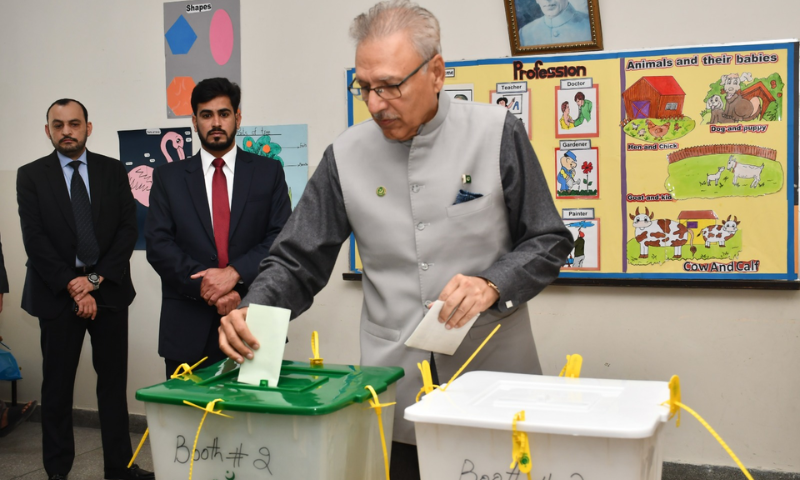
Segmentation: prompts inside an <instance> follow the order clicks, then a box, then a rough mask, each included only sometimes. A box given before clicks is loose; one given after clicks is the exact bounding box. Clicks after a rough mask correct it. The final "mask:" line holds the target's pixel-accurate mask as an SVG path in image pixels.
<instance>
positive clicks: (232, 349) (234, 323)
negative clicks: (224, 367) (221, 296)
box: [219, 307, 259, 363]
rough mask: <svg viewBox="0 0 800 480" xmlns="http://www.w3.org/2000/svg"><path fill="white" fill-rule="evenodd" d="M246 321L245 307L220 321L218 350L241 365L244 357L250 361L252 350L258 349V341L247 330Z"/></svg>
mask: <svg viewBox="0 0 800 480" xmlns="http://www.w3.org/2000/svg"><path fill="white" fill-rule="evenodd" d="M246 320H247V307H245V308H241V309H238V310H234V311H232V312H231V313H229V314H228V315H225V316H224V317H222V319H221V320H220V326H219V348H220V349H221V350H222V353H224V354H225V355H227V356H228V358H230V359H232V360H234V361H235V362H237V363H243V362H244V357H247V358H249V359H252V358H253V350H258V347H259V345H258V340H256V337H254V336H253V334H252V333H250V329H249V328H247V321H246ZM248 345H250V347H248ZM251 348H252V350H251Z"/></svg>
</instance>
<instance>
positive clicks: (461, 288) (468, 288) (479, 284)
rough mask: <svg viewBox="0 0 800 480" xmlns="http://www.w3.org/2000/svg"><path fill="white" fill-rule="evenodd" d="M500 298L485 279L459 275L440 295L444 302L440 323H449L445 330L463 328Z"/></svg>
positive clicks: (448, 283)
mask: <svg viewBox="0 0 800 480" xmlns="http://www.w3.org/2000/svg"><path fill="white" fill-rule="evenodd" d="M498 298H500V295H499V294H498V293H497V291H495V289H493V288H492V287H490V286H489V284H488V283H487V282H486V280H484V279H483V278H480V277H468V276H466V275H461V274H460V273H459V274H458V275H456V276H455V277H453V278H452V279H450V281H449V282H447V285H445V286H444V290H442V293H441V294H440V295H439V300H442V301H444V306H443V307H442V311H441V313H440V314H439V322H440V323H445V322H447V323H446V324H445V328H447V329H448V330H450V329H451V328H461V327H462V326H464V325H465V324H466V323H467V322H468V321H469V320H470V319H472V317H474V316H475V315H477V314H479V313H482V312H485V311H486V310H487V309H488V308H489V307H491V306H492V305H494V304H495V302H497V299H498ZM451 313H452V314H453V315H452V317H451V316H450V314H451ZM448 317H449V318H450V319H449V320H448Z"/></svg>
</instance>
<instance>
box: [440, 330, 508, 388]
mask: <svg viewBox="0 0 800 480" xmlns="http://www.w3.org/2000/svg"><path fill="white" fill-rule="evenodd" d="M498 329H500V324H499V323H498V324H497V326H496V327H494V330H492V333H490V334H489V336H488V337H486V340H484V341H483V343H481V344H480V346H479V347H478V348H477V349H476V350H475V352H473V353H472V356H471V357H469V358H468V359H467V361H466V362H464V365H461V368H459V369H458V371H457V372H456V374H455V375H453V378H451V379H450V381H449V382H447V385H445V386H444V387H440V388H439V389H440V390H442V391H445V390H447V387H449V386H450V384H452V383H453V381H454V380H455V379H456V377H458V376H459V375H461V372H462V371H464V369H465V368H467V365H469V362H471V361H472V359H473V358H475V355H477V354H478V352H480V351H481V349H482V348H483V346H484V345H486V342H488V341H489V339H491V338H492V336H493V335H494V334H495V332H497V330H498Z"/></svg>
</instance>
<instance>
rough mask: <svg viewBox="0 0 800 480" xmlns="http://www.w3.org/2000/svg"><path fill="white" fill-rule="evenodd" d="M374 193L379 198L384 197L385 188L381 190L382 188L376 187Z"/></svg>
mask: <svg viewBox="0 0 800 480" xmlns="http://www.w3.org/2000/svg"><path fill="white" fill-rule="evenodd" d="M375 193H376V194H377V195H378V196H379V197H382V196H384V195H386V189H385V188H383V187H378V189H377V190H375Z"/></svg>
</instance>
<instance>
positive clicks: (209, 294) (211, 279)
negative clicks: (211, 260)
mask: <svg viewBox="0 0 800 480" xmlns="http://www.w3.org/2000/svg"><path fill="white" fill-rule="evenodd" d="M192 278H193V279H197V278H202V279H203V281H202V283H201V284H200V296H201V297H203V300H205V301H206V302H208V304H209V305H216V304H217V301H218V300H219V299H220V298H221V297H222V296H223V295H225V294H227V293H228V292H230V291H231V290H233V287H234V286H236V282H238V281H239V279H240V278H241V277H240V276H239V272H237V271H236V269H235V268H233V267H232V266H230V265H228V266H227V267H225V268H209V269H208V270H203V271H202V272H197V273H195V274H194V275H192Z"/></svg>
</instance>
